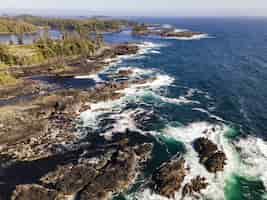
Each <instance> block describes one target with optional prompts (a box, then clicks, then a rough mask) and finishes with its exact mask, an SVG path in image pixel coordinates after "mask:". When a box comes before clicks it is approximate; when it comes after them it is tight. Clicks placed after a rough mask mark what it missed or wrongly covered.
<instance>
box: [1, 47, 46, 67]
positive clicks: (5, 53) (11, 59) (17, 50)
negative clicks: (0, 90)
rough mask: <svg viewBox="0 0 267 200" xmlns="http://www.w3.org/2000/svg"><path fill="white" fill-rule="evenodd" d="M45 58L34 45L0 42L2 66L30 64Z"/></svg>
mask: <svg viewBox="0 0 267 200" xmlns="http://www.w3.org/2000/svg"><path fill="white" fill-rule="evenodd" d="M43 60H44V56H43V55H42V54H41V52H40V51H39V49H38V48H36V47H35V46H34V45H5V44H0V61H1V66H5V67H6V66H11V65H29V64H33V63H40V62H42V61H43Z"/></svg>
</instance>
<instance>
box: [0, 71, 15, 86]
mask: <svg viewBox="0 0 267 200" xmlns="http://www.w3.org/2000/svg"><path fill="white" fill-rule="evenodd" d="M16 83H17V79H16V78H14V77H13V76H11V75H10V74H8V73H7V72H0V85H2V86H3V85H4V86H6V85H14V84H16Z"/></svg>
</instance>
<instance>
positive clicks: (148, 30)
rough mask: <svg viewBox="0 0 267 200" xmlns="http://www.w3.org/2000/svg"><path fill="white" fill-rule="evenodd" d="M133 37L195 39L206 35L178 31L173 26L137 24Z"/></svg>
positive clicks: (134, 27)
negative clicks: (150, 36)
mask: <svg viewBox="0 0 267 200" xmlns="http://www.w3.org/2000/svg"><path fill="white" fill-rule="evenodd" d="M132 34H133V35H135V36H149V35H152V36H153V35H154V36H160V37H165V38H187V39H189V38H193V37H196V36H202V35H206V34H205V33H202V32H193V31H190V30H177V29H176V28H174V27H172V26H167V27H165V26H161V25H158V24H136V25H135V26H133V32H132Z"/></svg>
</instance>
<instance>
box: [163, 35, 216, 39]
mask: <svg viewBox="0 0 267 200" xmlns="http://www.w3.org/2000/svg"><path fill="white" fill-rule="evenodd" d="M208 38H214V37H212V36H209V35H208V34H199V35H194V36H192V37H165V39H175V40H201V39H208Z"/></svg>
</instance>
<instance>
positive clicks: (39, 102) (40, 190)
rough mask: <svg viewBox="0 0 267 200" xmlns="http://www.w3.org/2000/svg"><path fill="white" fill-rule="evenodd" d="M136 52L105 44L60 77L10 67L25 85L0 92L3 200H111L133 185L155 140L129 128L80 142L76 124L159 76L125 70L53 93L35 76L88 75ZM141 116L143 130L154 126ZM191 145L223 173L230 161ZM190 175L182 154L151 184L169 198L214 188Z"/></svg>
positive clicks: (212, 148) (211, 147)
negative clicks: (95, 107)
mask: <svg viewBox="0 0 267 200" xmlns="http://www.w3.org/2000/svg"><path fill="white" fill-rule="evenodd" d="M139 48H140V47H139V45H138V44H120V45H113V46H107V47H105V48H102V49H101V50H100V51H99V52H98V53H97V54H96V55H94V56H93V57H91V58H90V59H88V60H87V61H86V62H87V63H86V65H84V63H81V62H78V60H77V59H74V60H69V61H68V64H69V66H71V67H70V68H69V69H67V70H62V71H55V70H54V69H51V66H49V65H48V66H39V67H38V66H37V67H36V66H35V67H32V68H31V67H29V68H27V67H21V68H11V69H10V73H12V74H13V75H14V76H16V77H17V78H19V81H20V84H17V85H15V86H10V87H6V88H0V95H1V97H2V98H1V99H0V103H2V104H0V149H1V152H0V160H1V164H0V200H26V199H27V200H36V199H40V200H69V199H72V200H86V199H90V200H108V199H111V198H112V196H114V195H116V194H119V193H121V192H123V191H125V190H127V189H128V188H129V187H130V186H131V185H133V184H134V182H135V180H136V178H137V177H138V175H139V174H140V173H142V170H143V166H144V165H145V164H146V163H147V162H149V161H150V160H151V156H152V152H153V147H154V143H153V139H151V138H153V137H151V135H149V134H148V135H144V134H142V133H139V132H138V131H132V130H128V129H126V130H125V131H122V132H116V133H113V136H112V137H111V138H110V139H107V138H105V136H102V135H98V134H88V135H86V136H85V137H82V136H81V135H80V134H79V130H78V127H77V124H78V123H79V119H78V118H79V115H80V113H82V112H84V111H87V110H90V109H91V105H92V104H95V103H98V102H106V101H109V100H117V99H120V98H121V97H123V96H124V93H123V92H122V91H123V90H124V89H127V88H129V87H135V86H140V85H144V84H150V83H152V82H153V81H156V80H157V77H150V78H144V77H143V78H140V77H139V78H138V79H131V78H130V77H131V76H132V75H133V73H134V71H133V70H132V69H130V68H129V69H121V70H118V71H116V72H112V73H110V74H109V75H108V76H109V78H110V79H109V80H108V81H103V82H101V83H96V84H95V85H94V86H92V87H89V88H64V87H63V88H56V87H55V86H54V85H53V84H49V83H44V82H42V81H40V80H32V79H31V78H30V77H34V76H36V75H43V76H51V77H54V78H58V79H60V78H62V77H64V78H75V77H76V76H86V75H87V76H88V75H90V74H95V73H98V72H99V71H101V70H103V69H104V68H105V67H107V66H108V65H109V64H110V63H111V62H112V61H113V60H114V59H115V60H116V58H117V57H118V56H122V55H134V54H137V53H138V52H139V50H140V49H139ZM85 66H88V67H85ZM116 78H118V80H119V81H117V79H116ZM142 115H143V114H142ZM137 118H138V119H137ZM137 118H136V119H135V120H137V121H138V120H141V121H142V122H141V121H140V124H142V123H149V121H146V120H143V119H142V117H138V116H137ZM192 145H193V147H194V150H195V151H196V152H197V153H198V155H199V162H200V163H201V164H203V166H204V167H205V168H206V169H207V171H208V172H210V173H213V174H216V173H217V172H219V171H223V170H224V166H225V164H226V162H225V161H226V159H227V158H226V155H225V154H224V153H223V152H222V151H220V150H218V149H219V148H218V147H217V145H216V144H214V143H212V141H210V140H209V139H207V138H199V139H197V140H196V141H194V142H193V144H192ZM189 172H190V166H189V165H188V164H187V162H186V160H185V159H184V158H183V156H181V155H177V156H175V157H172V158H171V159H169V160H167V161H166V162H164V163H162V164H161V166H160V167H159V168H158V169H156V170H155V171H153V173H152V175H151V178H150V183H149V184H148V185H147V186H148V187H149V188H150V189H152V190H153V191H154V192H155V193H157V194H160V195H162V196H165V197H168V198H174V197H175V195H176V193H177V192H178V191H180V192H181V193H182V196H183V197H186V196H192V197H194V198H198V197H199V195H200V194H201V192H202V190H205V189H206V188H207V187H208V185H209V184H210V183H208V182H207V181H206V179H205V178H204V177H201V176H196V177H193V178H192V179H190V180H189V179H188V174H189Z"/></svg>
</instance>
